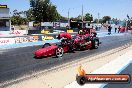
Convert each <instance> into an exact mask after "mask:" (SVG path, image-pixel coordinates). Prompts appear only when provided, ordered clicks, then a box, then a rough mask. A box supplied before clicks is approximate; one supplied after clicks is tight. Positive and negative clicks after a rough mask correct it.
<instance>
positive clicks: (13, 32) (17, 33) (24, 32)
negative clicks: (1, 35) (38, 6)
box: [11, 30, 28, 35]
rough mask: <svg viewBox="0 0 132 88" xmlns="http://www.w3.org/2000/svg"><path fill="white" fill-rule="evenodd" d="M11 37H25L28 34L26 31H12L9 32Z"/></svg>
mask: <svg viewBox="0 0 132 88" xmlns="http://www.w3.org/2000/svg"><path fill="white" fill-rule="evenodd" d="M11 34H12V35H25V34H28V31H27V30H13V31H11Z"/></svg>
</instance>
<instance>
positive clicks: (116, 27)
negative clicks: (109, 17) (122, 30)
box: [115, 25, 118, 33]
mask: <svg viewBox="0 0 132 88" xmlns="http://www.w3.org/2000/svg"><path fill="white" fill-rule="evenodd" d="M117 29H118V26H117V25H115V33H116V31H117Z"/></svg>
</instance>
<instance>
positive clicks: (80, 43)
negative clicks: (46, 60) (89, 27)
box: [34, 32, 99, 58]
mask: <svg viewBox="0 0 132 88" xmlns="http://www.w3.org/2000/svg"><path fill="white" fill-rule="evenodd" d="M83 33H84V34H77V35H76V36H74V37H73V38H72V37H71V35H70V34H69V33H60V34H59V35H58V39H62V38H64V39H62V40H61V42H60V43H59V44H49V43H46V44H44V46H43V47H42V48H41V49H39V50H37V51H35V53H34V54H35V57H37V58H40V57H47V56H53V55H55V56H56V57H62V56H63V54H64V53H66V52H69V51H74V50H85V49H93V48H96V49H97V48H98V46H99V39H98V38H97V37H96V34H87V33H85V32H83Z"/></svg>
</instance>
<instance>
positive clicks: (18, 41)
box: [15, 37, 29, 43]
mask: <svg viewBox="0 0 132 88" xmlns="http://www.w3.org/2000/svg"><path fill="white" fill-rule="evenodd" d="M23 42H29V39H28V37H16V38H15V43H23Z"/></svg>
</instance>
